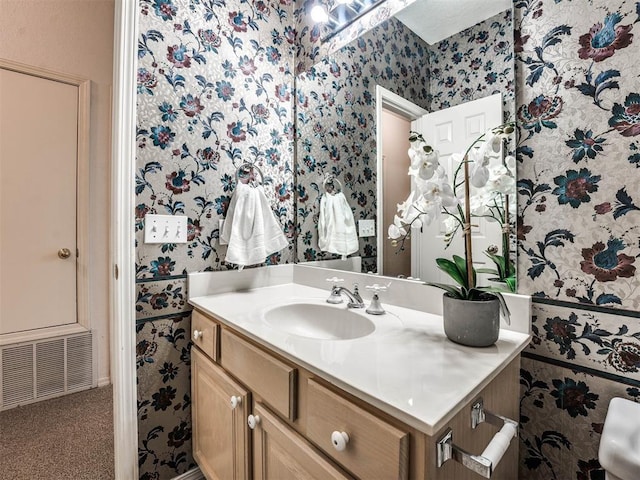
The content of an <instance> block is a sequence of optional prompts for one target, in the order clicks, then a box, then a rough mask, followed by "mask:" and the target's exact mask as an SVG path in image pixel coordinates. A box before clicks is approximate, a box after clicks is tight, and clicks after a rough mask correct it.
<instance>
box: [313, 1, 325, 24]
mask: <svg viewBox="0 0 640 480" xmlns="http://www.w3.org/2000/svg"><path fill="white" fill-rule="evenodd" d="M311 20H313V21H314V22H316V23H325V22H326V21H327V20H329V14H328V13H327V10H326V9H325V8H324V7H323V6H322V5H314V6H313V8H311Z"/></svg>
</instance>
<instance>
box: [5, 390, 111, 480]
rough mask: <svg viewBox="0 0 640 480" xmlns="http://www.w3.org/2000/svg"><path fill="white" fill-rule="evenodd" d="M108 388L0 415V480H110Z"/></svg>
mask: <svg viewBox="0 0 640 480" xmlns="http://www.w3.org/2000/svg"><path fill="white" fill-rule="evenodd" d="M113 472H114V469H113V400H112V388H111V387H110V386H108V387H102V388H95V389H92V390H86V391H84V392H80V393H74V394H71V395H66V396H64V397H59V398H54V399H52V400H46V401H43V402H39V403H34V404H31V405H26V406H24V407H17V408H13V409H11V410H7V411H5V412H0V479H1V480H85V479H86V480H89V479H90V480H102V479H105V480H107V479H109V480H111V479H113V478H114V473H113Z"/></svg>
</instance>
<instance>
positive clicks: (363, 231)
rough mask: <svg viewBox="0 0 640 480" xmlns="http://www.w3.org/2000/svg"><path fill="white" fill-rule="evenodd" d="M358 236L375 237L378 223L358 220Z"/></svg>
mask: <svg viewBox="0 0 640 480" xmlns="http://www.w3.org/2000/svg"><path fill="white" fill-rule="evenodd" d="M358 236H359V237H375V236H376V221H375V220H358Z"/></svg>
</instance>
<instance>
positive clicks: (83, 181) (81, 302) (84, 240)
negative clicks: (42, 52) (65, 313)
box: [0, 58, 98, 384]
mask: <svg viewBox="0 0 640 480" xmlns="http://www.w3.org/2000/svg"><path fill="white" fill-rule="evenodd" d="M0 68H1V69H3V70H8V71H11V72H15V73H21V74H24V75H31V76H33V77H39V78H43V79H45V80H51V81H54V82H59V83H64V84H67V85H71V86H73V87H76V88H77V89H78V95H77V101H78V111H77V115H78V132H77V147H76V148H77V151H76V152H77V153H76V212H75V214H76V235H75V236H76V252H75V253H74V257H75V261H76V285H75V289H76V323H73V324H68V325H60V326H55V327H46V328H39V329H37V330H26V331H21V332H16V333H7V334H4V335H0V345H9V344H13V343H22V342H31V341H34V340H40V339H43V338H51V337H55V336H60V335H71V334H74V333H80V332H86V331H89V330H91V317H90V314H89V278H88V271H89V255H88V252H89V235H88V233H87V232H88V225H89V139H90V131H89V128H90V123H89V120H90V115H91V81H90V80H88V79H86V78H84V77H80V76H77V75H71V74H68V73H61V72H56V71H53V70H49V69H46V68H41V67H35V66H32V65H26V64H24V63H20V62H14V61H13V60H7V59H1V58H0ZM96 340H97V338H94V339H93V347H94V349H93V350H94V352H95V351H96V349H95V346H96ZM93 372H94V375H93V383H94V384H95V383H96V378H97V375H98V372H97V355H96V354H95V353H94V355H93Z"/></svg>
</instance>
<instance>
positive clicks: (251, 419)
mask: <svg viewBox="0 0 640 480" xmlns="http://www.w3.org/2000/svg"><path fill="white" fill-rule="evenodd" d="M259 423H260V415H249V416H248V417H247V425H249V428H250V429H251V430H255V428H256V427H257V426H258V424H259Z"/></svg>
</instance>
